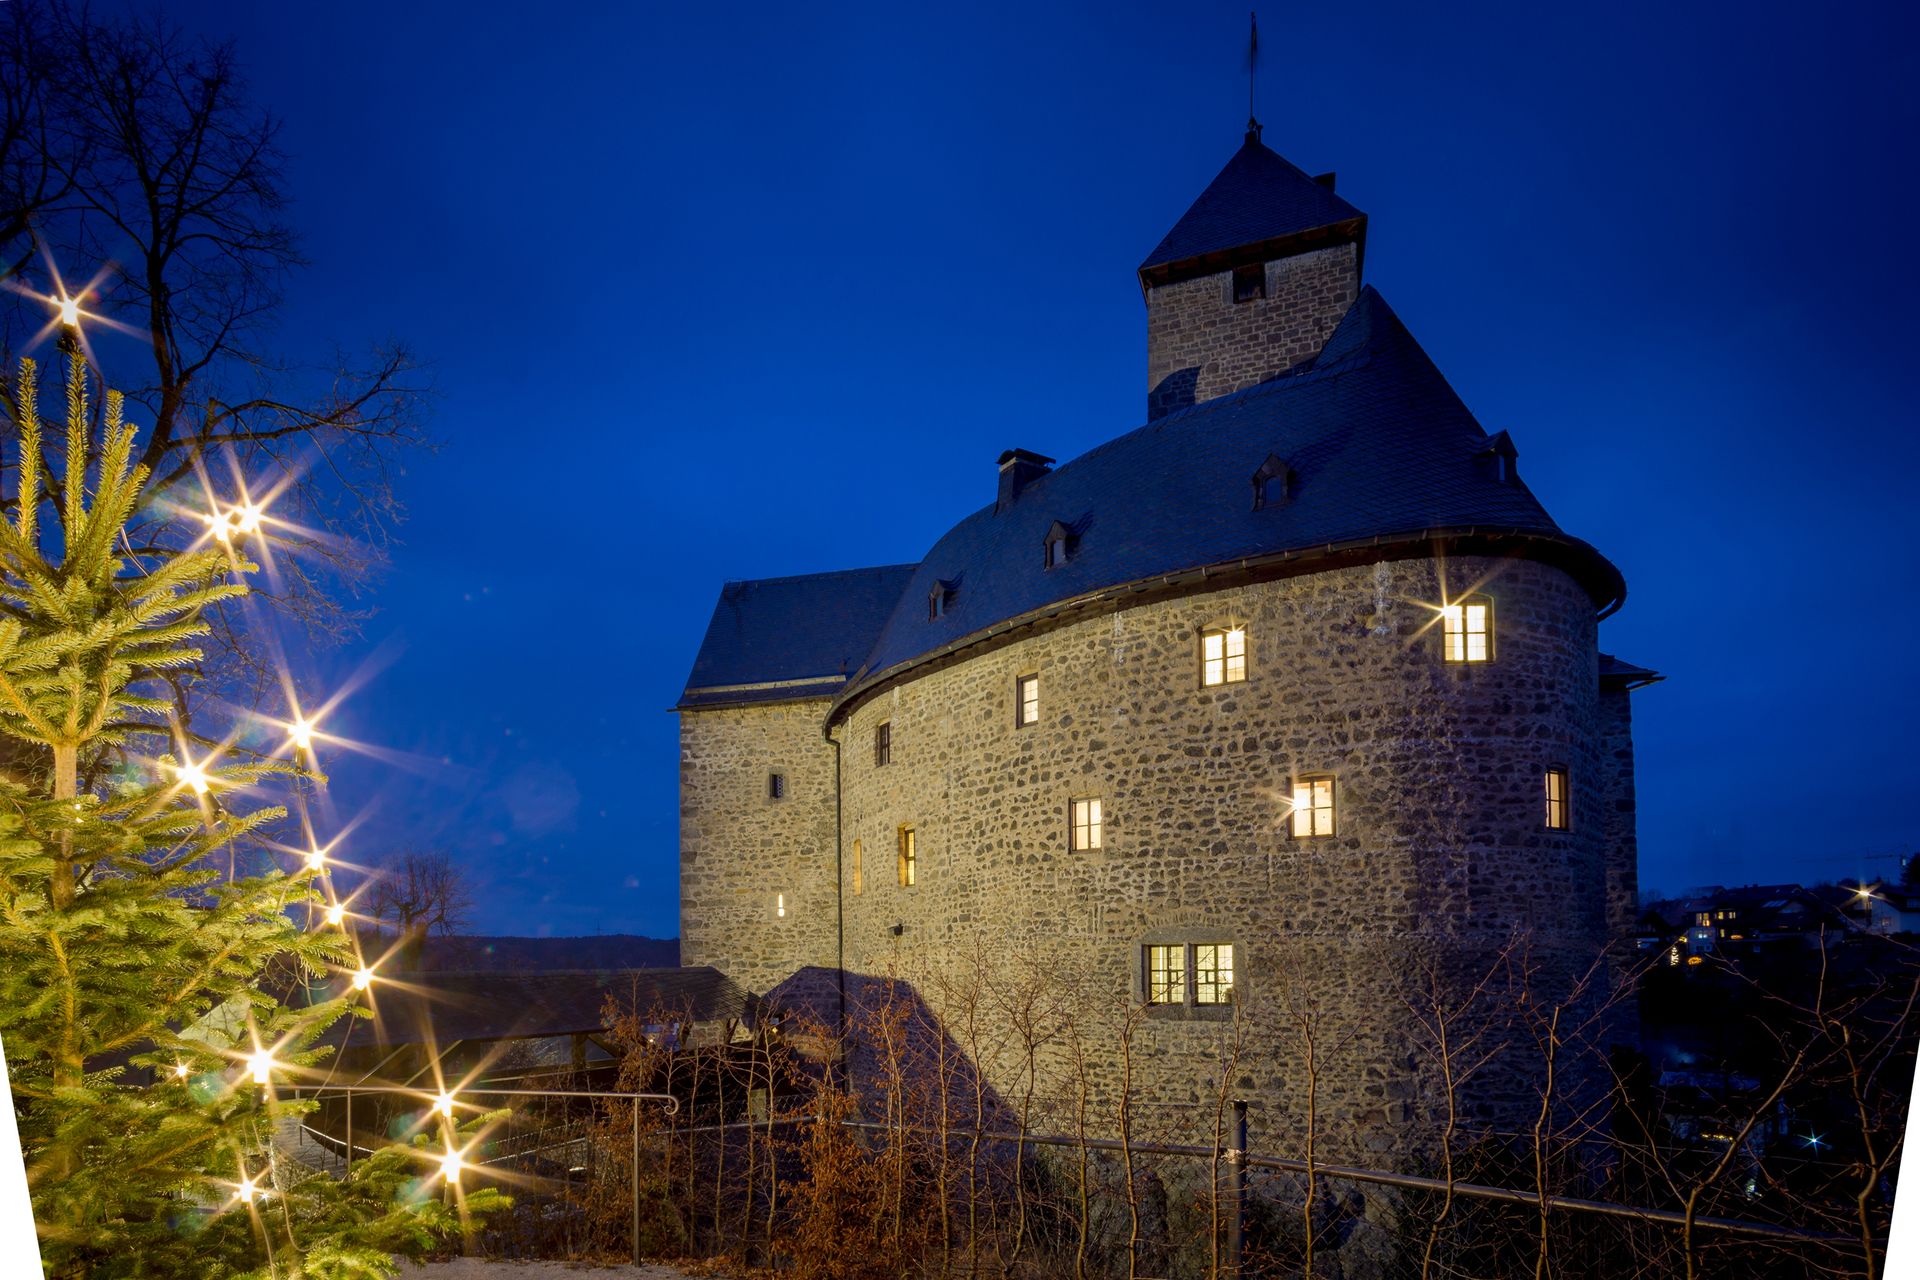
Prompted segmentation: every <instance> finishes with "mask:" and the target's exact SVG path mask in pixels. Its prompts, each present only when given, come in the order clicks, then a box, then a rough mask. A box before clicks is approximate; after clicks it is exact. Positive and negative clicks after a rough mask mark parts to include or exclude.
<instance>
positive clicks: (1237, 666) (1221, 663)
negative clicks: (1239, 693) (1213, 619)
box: [1200, 627, 1247, 688]
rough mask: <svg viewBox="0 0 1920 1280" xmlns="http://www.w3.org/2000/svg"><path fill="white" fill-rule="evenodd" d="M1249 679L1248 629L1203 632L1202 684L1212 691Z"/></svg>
mask: <svg viewBox="0 0 1920 1280" xmlns="http://www.w3.org/2000/svg"><path fill="white" fill-rule="evenodd" d="M1246 678H1247V629H1246V628H1245V627H1226V628H1223V629H1217V630H1213V631H1202V632H1201V633H1200V683H1201V684H1202V685H1205V686H1206V687H1208V688H1211V687H1213V686H1214V685H1216V684H1233V683H1235V682H1236V681H1240V680H1245V679H1246Z"/></svg>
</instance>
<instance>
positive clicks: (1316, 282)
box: [1140, 121, 1367, 418]
mask: <svg viewBox="0 0 1920 1280" xmlns="http://www.w3.org/2000/svg"><path fill="white" fill-rule="evenodd" d="M1260 136H1261V129H1260V126H1259V124H1258V123H1256V122H1252V121H1249V122H1248V128H1247V134H1246V140H1245V141H1244V142H1243V143H1242V144H1241V147H1240V149H1239V150H1238V151H1236V152H1235V153H1234V155H1233V158H1232V159H1231V160H1229V161H1227V165H1226V168H1224V169H1222V170H1221V171H1220V173H1219V176H1217V177H1216V178H1214V180H1213V181H1212V182H1211V183H1209V184H1208V185H1207V189H1206V190H1205V191H1203V192H1201V193H1200V198H1199V199H1197V200H1195V201H1194V202H1193V205H1192V207H1191V208H1189V209H1188V210H1187V211H1186V213H1185V214H1183V215H1182V216H1181V218H1180V220H1179V221H1178V222H1176V223H1174V224H1173V229H1172V230H1170V231H1168V232H1167V234H1166V235H1165V236H1163V237H1162V238H1161V240H1160V243H1159V244H1158V245H1156V246H1154V250H1153V252H1152V253H1150V254H1148V255H1147V260H1146V261H1145V262H1143V263H1141V264H1140V289H1141V292H1142V293H1143V294H1144V295H1145V297H1146V302H1147V392H1148V414H1147V416H1148V417H1149V418H1157V417H1159V416H1161V415H1162V414H1164V413H1168V412H1171V411H1173V410H1175V409H1180V408H1185V407H1187V406H1189V405H1193V404H1197V403H1201V402H1204V401H1207V400H1212V399H1215V398H1216V397H1219V396H1223V395H1226V394H1228V393H1229V392H1233V391H1239V390H1241V389H1242V388H1244V387H1250V386H1253V385H1254V384H1255V383H1258V382H1264V381H1265V380H1266V379H1268V378H1271V377H1274V376H1276V375H1278V374H1282V373H1285V372H1286V371H1287V370H1288V369H1291V368H1293V367H1294V366H1296V365H1298V364H1299V363H1300V362H1301V361H1303V360H1310V359H1312V358H1313V357H1314V356H1315V355H1316V354H1318V353H1319V351H1320V348H1321V347H1322V346H1324V345H1325V343H1326V341H1327V338H1328V337H1329V336H1330V335H1331V334H1332V333H1333V330H1334V327H1335V326H1336V325H1338V324H1339V323H1340V319H1341V317H1342V316H1344V315H1346V313H1347V308H1348V307H1350V306H1352V305H1353V301H1354V299H1355V298H1357V297H1359V295H1360V266H1361V262H1362V259H1363V257H1364V254H1365V250H1366V241H1367V215H1366V214H1364V213H1362V212H1360V211H1359V210H1358V209H1356V208H1354V207H1353V206H1352V205H1350V204H1348V203H1347V202H1346V201H1345V200H1343V199H1341V198H1340V196H1339V195H1338V194H1337V193H1336V192H1335V191H1334V175H1333V174H1331V173H1325V174H1321V175H1320V176H1319V177H1317V178H1310V177H1308V176H1307V175H1306V173H1304V172H1303V171H1302V170H1300V169H1297V168H1295V167H1294V166H1293V165H1292V164H1290V163H1288V162H1287V161H1286V160H1285V159H1283V158H1281V157H1280V156H1279V155H1278V154H1276V153H1275V152H1274V151H1273V150H1272V149H1270V148H1269V147H1267V146H1266V145H1265V144H1264V143H1262V142H1261V140H1260Z"/></svg>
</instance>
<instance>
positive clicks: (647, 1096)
mask: <svg viewBox="0 0 1920 1280" xmlns="http://www.w3.org/2000/svg"><path fill="white" fill-rule="evenodd" d="M361 1094H376V1095H385V1096H390V1097H404V1098H410V1099H413V1100H415V1101H417V1102H421V1103H424V1104H426V1105H427V1106H428V1107H429V1108H431V1107H435V1106H437V1105H438V1104H439V1102H440V1095H439V1094H437V1093H431V1092H428V1091H426V1090H424V1089H418V1088H414V1087H411V1086H408V1085H397V1084H392V1085H370V1084H343V1085H323V1086H320V1087H318V1088H314V1089H308V1090H295V1095H296V1096H298V1097H304V1098H310V1099H312V1100H313V1101H316V1102H321V1101H325V1100H326V1099H327V1098H330V1097H333V1098H344V1099H345V1100H346V1122H345V1125H344V1127H343V1128H342V1129H341V1131H340V1145H341V1147H342V1149H343V1152H344V1160H345V1165H346V1167H345V1171H344V1173H343V1174H342V1177H343V1178H351V1177H352V1176H353V1100H354V1097H355V1096H356V1095H361ZM448 1096H450V1097H452V1098H453V1099H454V1100H455V1101H456V1102H457V1101H459V1100H461V1099H464V1098H590V1099H593V1100H595V1101H599V1102H627V1103H631V1104H632V1105H633V1178H632V1182H633V1186H632V1192H633V1196H632V1205H631V1208H632V1211H633V1238H632V1245H633V1260H634V1262H636V1263H639V1262H642V1261H644V1259H643V1258H642V1257H641V1256H640V1104H641V1103H643V1102H658V1103H663V1104H665V1105H664V1107H663V1110H664V1112H665V1114H667V1115H669V1116H673V1115H678V1114H679V1113H680V1100H679V1099H678V1098H676V1097H674V1096H673V1095H672V1094H670V1093H622V1092H602V1091H595V1090H587V1089H488V1088H485V1087H483V1086H462V1087H461V1088H459V1089H453V1090H448ZM308 1132H310V1133H313V1134H314V1136H315V1137H316V1138H319V1139H321V1140H322V1141H323V1142H324V1141H326V1140H327V1135H326V1134H325V1133H324V1132H323V1131H321V1130H316V1129H313V1128H311V1127H310V1126H309V1127H308ZM365 1150H367V1151H368V1152H369V1154H371V1152H372V1149H371V1148H365ZM477 1163H485V1162H477Z"/></svg>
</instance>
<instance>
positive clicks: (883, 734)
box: [873, 720, 893, 769]
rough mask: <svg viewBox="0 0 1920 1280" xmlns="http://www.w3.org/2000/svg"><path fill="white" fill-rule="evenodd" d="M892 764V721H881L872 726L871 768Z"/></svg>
mask: <svg viewBox="0 0 1920 1280" xmlns="http://www.w3.org/2000/svg"><path fill="white" fill-rule="evenodd" d="M892 763H893V721H891V720H882V721H881V722H880V723H879V724H877V725H875V726H873V767H874V768H876V769H878V768H879V767H880V766H881V765H883V764H892Z"/></svg>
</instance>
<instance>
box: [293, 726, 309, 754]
mask: <svg viewBox="0 0 1920 1280" xmlns="http://www.w3.org/2000/svg"><path fill="white" fill-rule="evenodd" d="M293 745H294V746H296V747H298V748H300V750H302V751H311V750H313V726H312V725H311V724H309V723H307V722H306V721H305V720H298V719H296V720H295V721H294V722H293Z"/></svg>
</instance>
